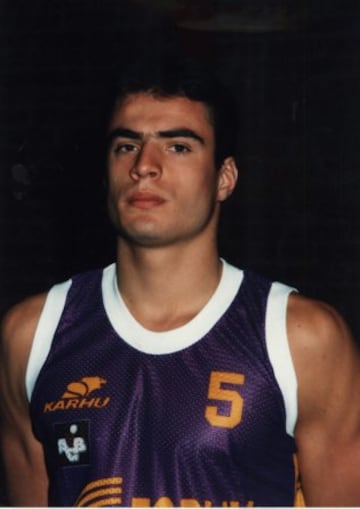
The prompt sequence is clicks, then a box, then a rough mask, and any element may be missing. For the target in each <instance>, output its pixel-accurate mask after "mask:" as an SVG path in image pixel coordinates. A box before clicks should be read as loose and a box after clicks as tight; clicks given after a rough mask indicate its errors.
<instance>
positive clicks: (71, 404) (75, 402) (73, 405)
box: [66, 399, 79, 410]
mask: <svg viewBox="0 0 360 509" xmlns="http://www.w3.org/2000/svg"><path fill="white" fill-rule="evenodd" d="M78 405H79V400H78V399H68V400H67V401H66V410H69V408H77V407H78Z"/></svg>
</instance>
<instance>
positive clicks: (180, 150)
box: [170, 143, 190, 154]
mask: <svg viewBox="0 0 360 509" xmlns="http://www.w3.org/2000/svg"><path fill="white" fill-rule="evenodd" d="M170 150H171V152H175V153H176V154H185V153H186V152H190V148H189V147H188V146H187V145H184V144H183V143H174V144H173V145H171V147H170Z"/></svg>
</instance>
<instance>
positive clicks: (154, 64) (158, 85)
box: [115, 52, 237, 167]
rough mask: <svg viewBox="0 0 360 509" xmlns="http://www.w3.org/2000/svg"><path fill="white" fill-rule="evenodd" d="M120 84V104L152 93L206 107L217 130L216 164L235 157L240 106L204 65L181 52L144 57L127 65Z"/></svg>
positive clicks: (218, 165)
mask: <svg viewBox="0 0 360 509" xmlns="http://www.w3.org/2000/svg"><path fill="white" fill-rule="evenodd" d="M119 75H120V76H119V80H118V81H117V84H116V90H115V97H116V103H117V104H119V103H121V102H122V101H123V100H124V99H126V97H128V96H129V95H131V94H136V93H141V92H148V93H151V94H153V95H154V96H159V97H179V96H180V97H186V98H188V99H190V100H193V101H200V102H202V103H204V104H205V106H206V107H207V109H208V111H209V113H210V119H211V122H212V124H213V127H214V134H215V163H216V165H217V167H220V166H221V164H222V162H223V161H224V159H225V158H226V157H228V156H235V152H236V134H237V107H236V104H235V100H234V98H233V97H232V95H231V94H230V92H229V90H227V89H226V88H225V86H224V84H223V83H221V82H220V81H219V80H218V79H217V77H216V75H215V73H213V71H212V70H211V69H208V68H207V67H206V66H205V65H204V64H203V63H200V62H197V61H195V60H193V59H190V58H189V57H186V56H185V57H184V56H182V55H179V54H178V53H176V52H175V53H173V52H167V53H166V52H164V53H162V54H161V55H159V54H158V55H157V56H156V57H154V55H151V56H149V57H147V56H146V55H142V56H141V57H139V58H136V60H135V61H133V62H131V63H129V64H126V65H124V66H123V68H122V69H121V71H120V73H119Z"/></svg>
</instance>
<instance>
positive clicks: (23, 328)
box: [2, 292, 47, 338]
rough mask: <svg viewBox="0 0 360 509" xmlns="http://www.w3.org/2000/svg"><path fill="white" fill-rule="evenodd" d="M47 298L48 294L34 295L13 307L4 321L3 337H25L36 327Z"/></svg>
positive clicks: (6, 314)
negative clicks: (29, 330)
mask: <svg viewBox="0 0 360 509" xmlns="http://www.w3.org/2000/svg"><path fill="white" fill-rule="evenodd" d="M46 296H47V292H44V293H39V294H36V295H32V296H30V297H27V298H25V299H24V300H22V301H20V302H18V303H17V304H15V305H14V306H12V307H11V308H10V309H9V310H8V311H7V312H6V313H5V315H4V317H3V319H2V336H3V337H5V338H8V337H18V336H19V335H21V336H23V335H26V333H27V331H28V329H29V328H30V329H32V328H34V327H36V323H37V322H38V320H39V316H40V314H41V310H42V309H43V307H44V304H45V300H46Z"/></svg>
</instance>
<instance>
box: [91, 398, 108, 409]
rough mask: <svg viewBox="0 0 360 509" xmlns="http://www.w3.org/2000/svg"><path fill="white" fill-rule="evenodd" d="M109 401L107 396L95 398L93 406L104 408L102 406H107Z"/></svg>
mask: <svg viewBox="0 0 360 509" xmlns="http://www.w3.org/2000/svg"><path fill="white" fill-rule="evenodd" d="M109 401H110V398H109V397H107V398H95V403H94V407H96V408H104V407H106V406H107V404H108V403H109Z"/></svg>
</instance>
